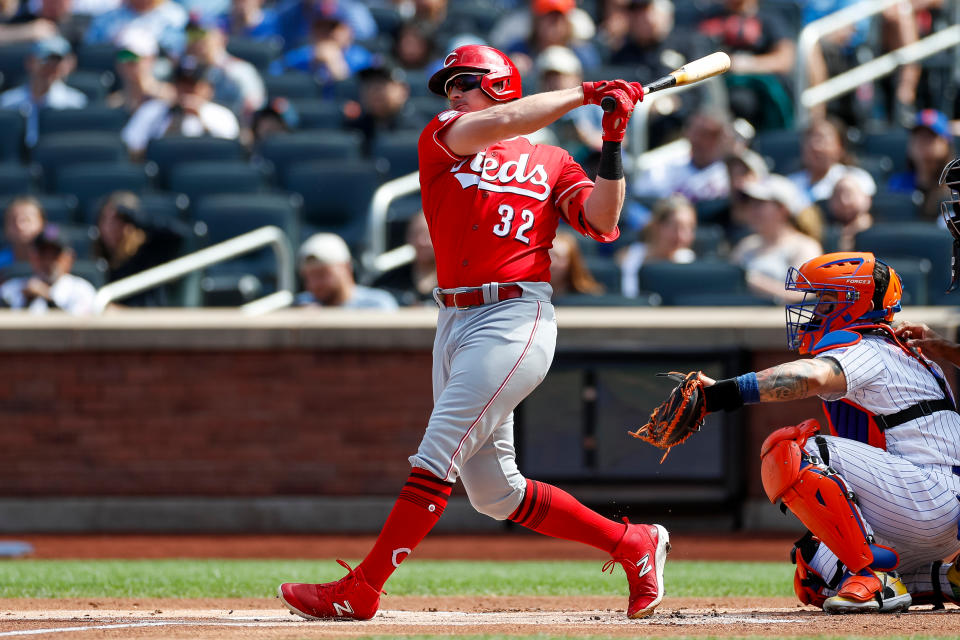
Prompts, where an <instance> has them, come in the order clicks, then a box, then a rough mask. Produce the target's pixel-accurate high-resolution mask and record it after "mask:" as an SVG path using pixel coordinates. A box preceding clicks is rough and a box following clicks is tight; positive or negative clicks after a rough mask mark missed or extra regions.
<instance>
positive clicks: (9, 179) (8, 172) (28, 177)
mask: <svg viewBox="0 0 960 640" xmlns="http://www.w3.org/2000/svg"><path fill="white" fill-rule="evenodd" d="M37 178H39V171H38V170H37V169H35V168H31V167H26V166H24V165H22V164H15V163H12V162H4V163H0V195H16V194H18V193H19V194H23V193H33V192H34V191H35V190H36V183H37Z"/></svg>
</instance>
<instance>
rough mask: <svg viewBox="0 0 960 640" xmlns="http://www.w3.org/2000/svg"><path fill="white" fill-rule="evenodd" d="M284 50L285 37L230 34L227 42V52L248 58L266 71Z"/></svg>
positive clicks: (247, 59) (261, 70) (254, 64)
mask: <svg viewBox="0 0 960 640" xmlns="http://www.w3.org/2000/svg"><path fill="white" fill-rule="evenodd" d="M282 52H283V38H280V37H279V36H278V37H276V38H248V37H244V36H235V35H231V36H230V41H229V42H227V53H229V54H230V55H233V56H236V57H238V58H242V59H243V60H246V61H247V62H249V63H250V64H252V65H253V66H254V67H256V68H257V70H258V71H260V73H261V75H262V74H263V73H265V72H266V70H267V67H269V66H270V63H271V62H273V61H274V60H276V59H277V58H279V57H280V54H281V53H282Z"/></svg>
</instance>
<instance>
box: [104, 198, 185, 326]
mask: <svg viewBox="0 0 960 640" xmlns="http://www.w3.org/2000/svg"><path fill="white" fill-rule="evenodd" d="M97 230H98V231H99V236H98V238H97V241H96V242H95V243H94V248H93V250H94V255H96V256H97V257H98V258H103V259H104V260H106V262H107V278H106V279H107V282H114V281H116V280H120V279H122V278H126V277H127V276H132V275H133V274H135V273H140V272H141V271H144V270H146V269H149V268H151V267H156V266H157V265H161V264H163V263H165V262H169V261H170V260H173V259H174V258H176V257H178V256H179V254H180V249H181V247H182V246H183V241H184V238H185V236H186V234H187V230H186V229H185V228H184V226H183V225H182V224H180V223H178V222H177V221H176V220H165V219H162V218H158V217H156V216H149V215H147V214H146V212H144V211H143V209H142V208H141V206H140V198H138V197H137V195H136V194H135V193H132V192H130V191H115V192H113V193H111V194H110V195H108V196H107V197H106V199H105V200H104V202H103V205H101V207H100V215H99V217H98V218H97ZM122 304H123V306H128V307H157V306H164V305H166V304H167V294H166V290H165V289H164V288H163V287H158V288H156V289H151V290H149V291H145V292H143V293H139V294H136V295H134V296H131V297H129V298H124V300H123V303H122Z"/></svg>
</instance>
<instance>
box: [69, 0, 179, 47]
mask: <svg viewBox="0 0 960 640" xmlns="http://www.w3.org/2000/svg"><path fill="white" fill-rule="evenodd" d="M186 25H187V12H186V10H185V9H184V8H183V7H181V6H180V5H179V4H177V3H176V2H174V1H173V0H124V4H123V5H122V6H120V7H117V8H116V9H113V10H112V11H107V12H106V13H102V14H100V15H99V16H97V17H96V18H94V19H93V22H92V23H91V24H90V28H89V29H88V30H87V35H86V37H85V38H84V42H86V43H87V44H98V43H107V42H113V41H114V39H115V38H116V37H117V35H118V34H119V33H120V32H121V31H122V30H123V29H125V28H127V27H131V26H136V27H139V28H141V29H145V30H147V31H149V32H150V33H152V34H153V37H154V38H156V39H157V42H158V43H159V44H160V48H161V49H162V50H163V51H164V52H165V53H167V54H168V55H171V56H173V57H177V56H180V55H181V54H182V53H183V49H184V46H185V44H186V34H185V33H184V27H185V26H186Z"/></svg>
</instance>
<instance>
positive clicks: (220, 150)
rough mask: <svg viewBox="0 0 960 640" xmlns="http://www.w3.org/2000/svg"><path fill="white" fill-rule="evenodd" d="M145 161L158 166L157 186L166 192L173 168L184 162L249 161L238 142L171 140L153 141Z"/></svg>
mask: <svg viewBox="0 0 960 640" xmlns="http://www.w3.org/2000/svg"><path fill="white" fill-rule="evenodd" d="M145 158H146V160H147V161H148V162H152V163H154V164H155V165H156V173H157V183H158V184H159V185H160V186H161V187H163V188H166V187H167V181H168V180H169V176H170V170H171V168H172V167H174V166H175V165H177V164H179V163H181V162H198V161H201V160H216V161H238V160H246V158H247V150H246V148H245V147H244V146H243V145H242V144H240V142H239V141H237V140H227V139H225V138H214V137H211V136H203V137H199V138H191V137H187V136H170V137H164V138H154V139H153V140H151V141H150V142H149V143H148V144H147V151H146V156H145Z"/></svg>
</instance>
